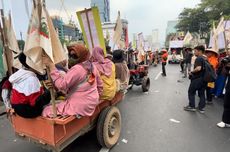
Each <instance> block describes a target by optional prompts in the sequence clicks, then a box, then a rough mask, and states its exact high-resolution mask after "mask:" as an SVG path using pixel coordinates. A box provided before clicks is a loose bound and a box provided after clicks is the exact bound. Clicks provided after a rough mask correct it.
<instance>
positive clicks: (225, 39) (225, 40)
mask: <svg viewBox="0 0 230 152" xmlns="http://www.w3.org/2000/svg"><path fill="white" fill-rule="evenodd" d="M226 26H227V21H225V25H224V32H223V33H224V43H225V51H226V52H227V49H228V48H227V47H228V46H227V45H228V44H227V38H226V33H225V29H226Z"/></svg>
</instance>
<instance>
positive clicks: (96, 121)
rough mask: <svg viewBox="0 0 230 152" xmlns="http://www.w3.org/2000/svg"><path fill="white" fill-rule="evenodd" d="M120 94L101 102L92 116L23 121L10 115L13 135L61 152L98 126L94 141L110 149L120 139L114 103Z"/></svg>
mask: <svg viewBox="0 0 230 152" xmlns="http://www.w3.org/2000/svg"><path fill="white" fill-rule="evenodd" d="M123 97H124V94H123V93H117V94H116V96H115V97H114V99H113V100H111V101H101V103H100V104H99V105H98V106H97V108H96V110H95V112H94V114H93V115H92V116H91V117H82V118H79V117H75V116H68V117H57V118H55V119H50V118H44V117H37V118H35V119H25V118H22V117H20V116H18V115H16V114H15V113H14V112H13V111H12V110H11V112H9V120H10V122H11V123H12V126H13V129H14V131H15V134H16V136H18V137H20V138H22V139H24V140H27V141H29V142H32V143H36V144H38V145H39V146H42V147H43V148H45V149H47V150H50V151H53V152H60V151H62V150H63V149H64V148H65V147H67V146H68V145H69V144H70V143H72V142H73V141H74V140H76V139H77V138H78V137H79V136H82V135H84V134H85V133H87V132H89V131H90V130H92V129H93V128H94V127H97V139H98V142H99V143H100V145H102V146H103V147H107V148H111V147H113V146H114V145H115V144H116V143H117V141H118V139H119V136H120V131H121V115H120V111H119V109H118V108H117V107H116V104H117V103H119V102H120V101H122V99H123Z"/></svg>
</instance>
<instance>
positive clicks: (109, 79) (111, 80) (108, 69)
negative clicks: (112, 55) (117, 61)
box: [91, 47, 117, 100]
mask: <svg viewBox="0 0 230 152" xmlns="http://www.w3.org/2000/svg"><path fill="white" fill-rule="evenodd" d="M91 60H93V65H95V67H96V68H97V70H98V71H99V73H100V77H101V79H102V81H103V93H102V95H101V96H100V99H101V100H112V99H113V98H114V96H115V95H116V91H117V87H116V85H117V83H116V79H115V77H116V73H115V65H114V63H113V62H112V61H111V60H109V59H107V58H105V54H104V50H103V49H102V48H100V47H95V48H94V49H93V52H92V58H91Z"/></svg>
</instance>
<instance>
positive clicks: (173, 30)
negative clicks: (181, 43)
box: [166, 20, 179, 36]
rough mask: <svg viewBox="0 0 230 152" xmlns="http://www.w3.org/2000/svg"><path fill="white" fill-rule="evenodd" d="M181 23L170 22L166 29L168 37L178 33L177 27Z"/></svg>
mask: <svg viewBox="0 0 230 152" xmlns="http://www.w3.org/2000/svg"><path fill="white" fill-rule="evenodd" d="M178 23H179V21H178V20H174V21H168V23H167V29H166V36H167V35H169V34H172V33H177V28H176V25H177V24H178Z"/></svg>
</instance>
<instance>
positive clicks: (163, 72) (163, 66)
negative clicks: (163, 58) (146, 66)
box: [162, 62, 166, 76]
mask: <svg viewBox="0 0 230 152" xmlns="http://www.w3.org/2000/svg"><path fill="white" fill-rule="evenodd" d="M165 66H166V63H165V62H162V74H163V75H165V76H166V70H165Z"/></svg>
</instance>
